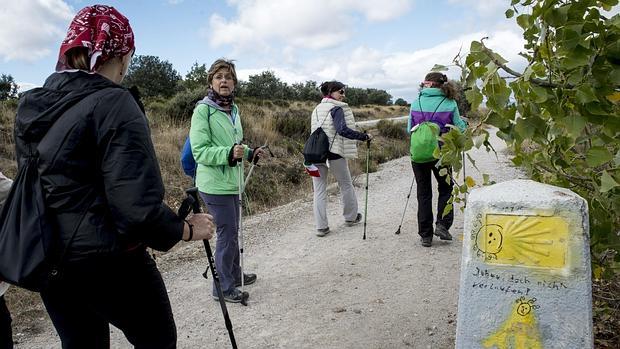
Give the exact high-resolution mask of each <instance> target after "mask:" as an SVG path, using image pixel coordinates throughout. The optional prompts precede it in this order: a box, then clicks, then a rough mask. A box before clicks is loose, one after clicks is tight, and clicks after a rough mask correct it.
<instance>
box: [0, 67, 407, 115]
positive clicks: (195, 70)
mask: <svg viewBox="0 0 620 349" xmlns="http://www.w3.org/2000/svg"><path fill="white" fill-rule="evenodd" d="M207 71H208V67H207V66H206V65H205V64H198V63H194V65H193V66H192V67H191V69H190V71H189V72H188V73H187V74H186V75H185V77H184V78H183V77H182V76H181V75H180V74H179V73H178V72H177V71H176V70H175V69H174V67H173V66H172V64H171V63H170V62H168V61H166V60H162V59H160V58H159V57H157V56H149V55H138V56H135V57H134V58H133V60H132V61H131V65H130V66H129V70H128V72H127V77H126V78H125V80H124V82H123V84H124V85H126V86H137V87H138V88H139V89H140V92H141V94H142V96H144V97H146V98H151V99H152V98H159V99H169V98H171V97H173V96H174V95H176V94H177V93H179V92H185V91H187V90H196V89H204V88H205V87H206V86H208V85H209V83H208V79H207ZM318 86H319V83H317V82H316V81H311V80H308V81H305V82H298V83H293V84H288V83H286V82H284V81H282V80H281V79H280V78H278V77H277V76H276V75H275V73H274V72H273V71H269V70H266V71H263V72H262V73H259V74H256V75H250V76H249V78H248V81H239V84H238V86H237V94H236V95H237V96H239V97H253V98H258V99H282V100H297V101H317V100H320V99H321V93H320V91H319V88H318ZM17 97H18V86H17V84H16V83H15V80H14V78H13V77H12V76H11V75H10V74H2V75H1V76H0V101H2V100H6V99H10V98H17ZM347 102H348V103H349V104H350V105H354V106H356V105H363V104H376V105H392V104H396V105H407V102H406V101H405V100H404V99H402V98H398V99H397V100H396V101H392V96H391V95H390V94H389V93H388V92H387V91H385V90H381V89H375V88H357V87H348V88H347Z"/></svg>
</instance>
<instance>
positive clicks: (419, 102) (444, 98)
mask: <svg viewBox="0 0 620 349" xmlns="http://www.w3.org/2000/svg"><path fill="white" fill-rule="evenodd" d="M446 98H447V97H445V96H444V97H443V99H442V100H441V102H439V104H437V106H436V107H435V110H433V114H431V117H430V119H428V121H434V120H435V119H434V117H435V113H436V112H437V109H439V106H440V105H441V103H443V101H445V100H446ZM421 99H422V93H420V96H419V97H418V104H419V106H420V113H422V116H424V111H423V110H422V102H421V101H420V100H421Z"/></svg>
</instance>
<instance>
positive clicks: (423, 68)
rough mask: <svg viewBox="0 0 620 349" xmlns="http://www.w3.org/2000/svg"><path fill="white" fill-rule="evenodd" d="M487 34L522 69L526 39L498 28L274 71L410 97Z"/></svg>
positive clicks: (293, 78) (292, 78)
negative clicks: (410, 47) (438, 66)
mask: <svg viewBox="0 0 620 349" xmlns="http://www.w3.org/2000/svg"><path fill="white" fill-rule="evenodd" d="M485 36H488V37H489V39H488V40H486V41H485V44H486V45H487V47H489V48H491V49H492V50H494V51H495V52H497V53H499V54H500V55H502V56H503V57H504V58H505V59H506V60H508V61H509V66H510V67H512V68H514V69H515V70H522V69H523V68H524V66H525V61H524V60H523V58H521V57H520V56H519V55H518V53H519V52H520V51H522V50H523V43H524V41H523V39H522V37H521V36H520V34H518V33H517V32H514V31H509V30H498V31H496V32H494V33H485V32H476V33H469V34H464V35H462V36H460V37H458V38H455V39H453V40H450V41H447V42H444V43H441V44H438V45H436V46H433V47H429V48H425V49H421V50H416V51H400V52H394V53H385V52H384V51H380V50H376V49H372V48H368V47H365V46H360V47H357V48H355V49H354V50H352V51H351V52H349V53H348V54H345V55H342V56H339V57H340V58H339V59H338V60H337V61H334V60H332V59H330V58H329V56H323V57H318V58H313V59H310V60H308V61H307V62H304V63H301V64H300V65H299V66H296V67H295V68H286V67H277V68H273V67H270V68H267V69H269V70H272V71H273V72H274V73H275V74H276V76H277V77H278V78H280V79H281V80H283V81H285V82H287V83H289V84H290V83H294V82H303V81H306V80H314V81H317V82H319V83H320V82H322V81H326V80H331V79H336V80H340V81H342V82H344V83H345V84H347V85H349V86H353V87H361V88H379V89H385V90H387V91H388V92H389V93H390V94H391V95H392V96H393V97H394V99H396V98H398V97H403V98H405V99H407V100H411V99H413V97H415V96H416V95H417V91H418V86H419V83H420V81H422V80H423V79H424V75H426V73H428V72H429V71H430V69H431V68H432V67H433V65H435V64H443V65H451V64H452V59H453V58H454V56H456V54H457V53H458V52H459V49H460V50H461V55H462V56H463V57H465V56H466V55H467V53H468V52H469V47H470V43H471V42H472V41H474V40H480V39H481V38H482V37H485ZM264 70H265V69H251V70H248V69H246V70H244V71H243V72H242V73H241V72H240V73H239V76H240V79H241V80H246V81H247V77H248V76H249V75H253V74H259V73H260V72H262V71H264ZM447 75H448V76H449V77H451V78H454V79H457V78H458V77H459V76H460V71H459V70H458V68H456V67H453V68H452V69H451V70H450V71H449V72H448V73H447Z"/></svg>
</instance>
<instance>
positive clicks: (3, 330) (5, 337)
mask: <svg viewBox="0 0 620 349" xmlns="http://www.w3.org/2000/svg"><path fill="white" fill-rule="evenodd" d="M0 349H13V333H12V331H11V313H9V309H8V308H7V307H6V303H5V302H4V296H0Z"/></svg>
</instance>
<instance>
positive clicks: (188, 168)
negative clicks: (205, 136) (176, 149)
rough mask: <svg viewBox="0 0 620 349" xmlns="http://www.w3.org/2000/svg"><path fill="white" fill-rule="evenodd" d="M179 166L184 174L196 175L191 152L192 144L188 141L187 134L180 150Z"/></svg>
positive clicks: (194, 162) (194, 161)
mask: <svg viewBox="0 0 620 349" xmlns="http://www.w3.org/2000/svg"><path fill="white" fill-rule="evenodd" d="M181 166H182V167H183V172H185V174H186V175H188V176H190V177H192V178H194V177H196V160H194V155H193V154H192V145H191V143H190V142H189V136H187V138H186V139H185V144H184V145H183V149H182V150H181Z"/></svg>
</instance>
